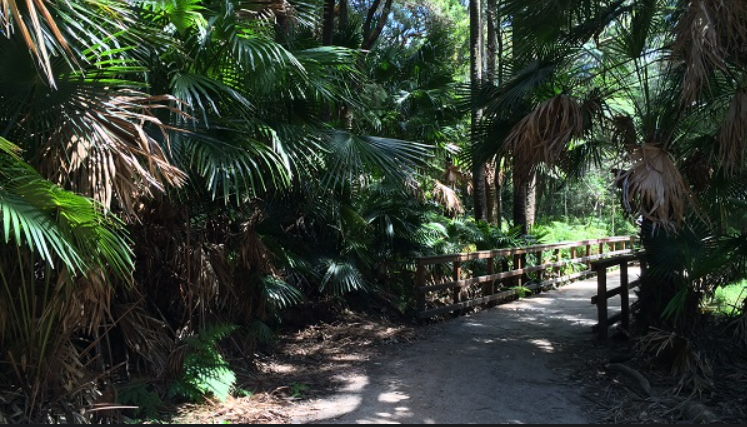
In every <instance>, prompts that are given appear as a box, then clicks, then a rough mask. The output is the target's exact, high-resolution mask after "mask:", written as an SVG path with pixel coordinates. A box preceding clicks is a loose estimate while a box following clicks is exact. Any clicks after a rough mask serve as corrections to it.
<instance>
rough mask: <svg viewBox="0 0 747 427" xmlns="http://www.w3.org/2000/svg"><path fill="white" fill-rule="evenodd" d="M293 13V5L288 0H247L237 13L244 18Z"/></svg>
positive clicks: (264, 18)
mask: <svg viewBox="0 0 747 427" xmlns="http://www.w3.org/2000/svg"><path fill="white" fill-rule="evenodd" d="M292 14H293V5H292V4H291V3H290V2H288V0H248V1H247V0H245V1H243V2H241V4H240V7H239V8H238V9H237V12H236V15H237V16H238V17H240V18H243V19H262V20H266V19H273V18H275V17H278V16H279V17H287V16H291V15H292Z"/></svg>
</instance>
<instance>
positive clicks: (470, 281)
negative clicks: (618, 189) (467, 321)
mask: <svg viewBox="0 0 747 427" xmlns="http://www.w3.org/2000/svg"><path fill="white" fill-rule="evenodd" d="M635 240H636V237H631V236H617V237H608V238H604V239H591V240H582V241H577V242H560V243H553V244H546V245H533V246H528V247H523V248H507V249H495V250H491V251H478V252H472V253H462V254H451V255H437V256H430V257H422V258H418V259H416V260H415V261H416V265H417V271H416V293H417V306H418V312H419V316H420V317H421V318H429V317H433V316H436V315H441V314H447V313H449V312H456V311H460V310H463V309H464V308H469V307H474V306H477V305H481V304H486V303H490V302H493V301H496V300H498V299H505V298H507V297H510V296H514V295H516V294H517V293H519V292H523V291H526V290H527V289H529V290H532V291H541V290H543V288H544V287H547V286H549V285H553V284H557V283H562V282H566V281H571V280H575V279H578V278H582V277H586V276H588V275H591V274H594V273H595V270H594V269H592V268H591V266H592V264H594V265H596V264H597V263H598V262H600V261H606V260H607V259H609V258H611V257H615V258H612V259H617V258H618V257H620V256H625V255H629V254H631V253H632V252H633V250H634V246H635ZM628 243H630V246H629V247H628ZM596 246H598V247H599V253H597V254H592V249H593V248H595V247H596ZM618 246H621V249H618ZM580 248H585V252H584V254H583V256H580V252H579V249H580ZM563 249H570V258H567V259H563V256H562V253H561V250H563ZM605 249H608V251H607V252H605ZM548 251H552V255H551V258H550V260H551V261H553V262H543V261H544V259H545V257H544V256H543V255H542V254H543V253H544V252H548ZM531 254H540V260H539V263H540V264H539V265H535V266H527V265H526V256H525V255H531ZM498 258H502V259H503V261H502V262H499V263H496V259H498ZM479 260H485V261H487V274H484V275H475V276H473V277H471V278H462V271H463V270H464V268H465V263H469V262H470V261H479ZM509 262H511V264H512V266H511V268H508V267H507V266H508V263H509ZM441 264H451V271H452V274H451V281H448V282H446V283H436V284H431V285H428V284H427V283H426V281H427V277H428V273H427V267H428V266H432V265H441ZM504 264H505V266H506V267H504V268H502V269H500V270H499V269H498V268H497V267H499V266H501V265H504ZM568 265H585V266H587V267H588V269H587V270H584V271H581V272H574V273H572V274H568V275H565V276H562V277H554V278H553V277H552V276H553V273H554V274H555V275H556V276H558V275H560V273H561V272H562V269H563V267H566V266H568ZM501 270H506V271H501ZM528 273H539V274H540V280H542V282H541V283H534V284H531V285H529V286H524V284H525V283H526V280H527V279H528V276H527V274H528ZM548 276H550V277H548ZM544 279H547V280H544ZM504 280H505V281H506V282H505V284H504V282H503V281H504ZM499 281H500V282H501V284H502V285H506V286H496V282H499ZM475 285H482V290H481V293H482V296H481V297H475V298H473V299H466V300H465V299H464V298H462V295H461V291H462V289H464V288H470V287H472V286H475ZM507 287H510V288H511V289H510V290H507V289H506V288H507ZM448 290H451V291H452V295H451V299H452V304H450V305H447V306H445V307H440V308H436V309H430V310H428V308H427V305H428V304H427V298H426V297H427V294H428V293H430V292H439V291H448ZM475 293H479V292H475Z"/></svg>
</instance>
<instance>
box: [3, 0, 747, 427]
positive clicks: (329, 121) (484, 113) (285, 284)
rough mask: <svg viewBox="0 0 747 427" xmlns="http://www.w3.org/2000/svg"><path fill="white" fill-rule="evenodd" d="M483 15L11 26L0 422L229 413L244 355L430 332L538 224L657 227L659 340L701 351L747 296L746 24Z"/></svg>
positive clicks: (676, 9)
mask: <svg viewBox="0 0 747 427" xmlns="http://www.w3.org/2000/svg"><path fill="white" fill-rule="evenodd" d="M485 3H486V4H485V7H484V8H482V7H473V8H472V12H473V14H472V19H470V14H469V9H468V7H467V6H469V5H468V4H462V3H460V2H459V1H458V0H434V1H429V2H427V3H425V4H424V3H422V2H415V1H410V0H373V1H364V0H354V1H348V0H341V1H333V0H271V1H260V0H256V1H255V0H142V1H140V0H133V1H127V2H120V1H111V0H51V1H48V2H42V1H28V2H20V1H18V0H0V54H2V56H3V61H2V62H0V163H2V164H1V167H0V212H2V216H1V217H0V221H2V230H3V236H4V238H5V240H4V241H3V244H2V245H0V263H1V265H0V280H2V291H1V292H0V362H1V363H0V378H3V379H4V380H5V381H6V384H8V386H7V390H5V391H4V392H3V396H1V397H2V399H0V402H2V403H1V404H0V419H4V418H6V417H16V418H14V419H12V420H11V421H18V420H22V421H35V422H42V421H47V422H52V421H68V422H83V421H92V420H93V418H91V417H92V415H90V414H91V412H85V411H80V409H81V408H89V409H90V408H92V407H94V405H96V404H97V403H102V402H104V401H105V400H106V398H105V396H106V392H107V390H109V389H115V388H116V389H122V390H129V395H128V396H129V397H128V398H127V399H126V400H128V401H132V402H148V404H147V405H145V406H147V407H148V408H149V409H152V407H153V406H154V404H153V402H160V401H161V399H165V398H166V397H170V398H174V397H187V398H191V399H195V398H199V397H200V396H201V395H213V396H215V397H218V398H223V397H225V396H226V395H227V394H228V393H229V391H230V390H231V387H232V385H233V384H231V383H232V382H233V381H234V380H233V379H232V378H234V377H232V372H231V371H230V370H229V369H228V368H227V365H226V362H225V358H224V356H223V355H222V354H221V353H220V351H219V350H218V348H219V344H220V341H221V340H223V339H225V338H227V337H230V338H231V339H232V340H233V342H234V343H235V344H236V345H234V346H232V347H233V348H236V349H237V351H239V352H241V353H242V354H244V355H250V354H252V352H253V350H254V349H256V348H257V346H259V345H262V344H263V343H266V342H268V341H270V340H271V339H272V337H273V334H274V332H275V330H276V328H277V326H278V325H279V324H280V323H281V322H282V320H283V314H284V313H286V312H287V310H288V309H289V308H290V307H293V306H296V305H298V304H300V303H310V304H313V303H316V302H319V301H325V302H330V301H332V302H335V303H339V304H342V303H344V301H345V297H346V296H349V295H353V294H355V295H363V298H367V299H369V300H371V301H377V303H379V304H386V305H388V306H391V307H394V308H396V309H397V310H399V312H401V313H403V314H409V313H410V311H411V310H412V309H413V303H412V291H413V289H412V279H413V269H414V264H413V260H414V259H415V258H416V257H418V256H422V255H430V254H438V253H453V252H461V251H467V250H475V249H488V248H495V247H499V246H511V245H519V244H521V243H522V242H526V241H532V239H533V237H532V236H529V235H527V234H528V233H529V232H531V231H532V230H531V229H532V226H533V225H534V222H535V220H534V218H535V214H538V216H539V219H540V221H539V223H540V226H539V227H538V228H537V229H535V232H537V233H538V234H539V235H542V236H544V238H545V239H557V240H564V239H570V238H573V237H576V236H581V235H583V237H586V236H587V235H588V234H589V233H590V234H613V233H614V234H622V233H628V232H631V231H632V230H633V229H634V228H633V227H635V225H634V224H635V222H634V221H635V220H636V219H640V223H641V224H642V229H641V230H640V232H641V237H642V240H643V242H644V246H645V249H646V256H647V258H648V259H647V261H648V263H649V264H650V266H651V269H650V272H651V274H650V276H649V279H648V280H647V281H646V283H644V286H643V289H642V297H643V300H644V310H643V314H644V319H643V320H646V321H647V322H648V323H650V324H655V325H657V326H667V327H672V328H676V329H677V330H678V331H680V332H683V331H686V330H687V328H688V326H689V325H692V324H693V322H696V321H697V318H698V313H700V310H699V306H700V304H701V303H702V302H703V300H704V299H705V298H706V297H707V296H708V295H711V294H713V293H714V292H715V290H716V289H717V288H718V287H720V286H722V285H726V284H728V283H732V282H734V281H737V280H739V279H743V278H745V277H747V270H746V269H745V266H747V262H745V261H747V230H745V228H744V224H747V222H745V218H744V211H743V210H741V209H740V208H743V207H744V205H745V200H747V187H745V185H744V182H745V181H744V173H745V154H746V151H747V150H745V147H747V127H745V125H744V123H747V116H746V115H745V112H747V108H746V107H745V101H746V100H747V95H746V92H745V87H744V81H745V71H747V70H745V64H747V62H746V61H745V58H744V48H743V46H747V29H745V28H744V21H745V16H747V7H745V6H744V5H743V4H742V2H741V1H740V0H615V1H612V0H605V1H591V0H563V1H557V2H547V1H545V0H488V1H486V2H485ZM479 4H480V2H477V3H474V4H473V6H475V5H479ZM476 17H479V18H480V19H483V18H484V24H483V25H480V22H479V21H480V19H477V18H476ZM483 31H484V33H483ZM470 36H472V37H470ZM475 49H478V50H479V52H478V51H476V50H475ZM470 53H472V55H471V54H470ZM476 53H481V55H475V54H476ZM470 57H472V58H473V62H474V64H473V65H475V66H474V67H472V70H470ZM483 58H484V59H483ZM478 62H479V64H478ZM470 71H472V73H470ZM483 71H484V73H483ZM470 74H472V76H471V77H472V78H471V79H470ZM483 175H484V176H483ZM561 201H562V202H561ZM509 213H512V214H513V215H510V214H509ZM472 216H476V217H477V218H478V220H474V219H471V217H472ZM483 219H484V220H485V221H482V220H483ZM558 221H562V222H560V223H559V222H558ZM574 227H577V228H574ZM579 228H581V229H582V230H579ZM583 233H587V234H586V235H584V234H583ZM594 237H601V236H594ZM742 312H744V311H742ZM683 333H684V332H683ZM133 390H136V391H137V393H135V392H133ZM121 400H122V399H120V401H121ZM107 403H108V402H107ZM13 408H21V410H20V412H19V411H16V410H13ZM94 414H95V412H94Z"/></svg>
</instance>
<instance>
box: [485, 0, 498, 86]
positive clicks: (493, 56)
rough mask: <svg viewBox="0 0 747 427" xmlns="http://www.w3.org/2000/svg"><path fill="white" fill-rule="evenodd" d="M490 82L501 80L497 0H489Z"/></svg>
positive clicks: (493, 83)
mask: <svg viewBox="0 0 747 427" xmlns="http://www.w3.org/2000/svg"><path fill="white" fill-rule="evenodd" d="M487 20H488V35H487V36H488V52H487V55H488V61H487V63H488V76H487V77H488V83H490V84H492V85H495V84H496V82H497V81H499V80H500V75H499V74H498V63H497V58H498V53H499V52H498V4H497V0H488V14H487Z"/></svg>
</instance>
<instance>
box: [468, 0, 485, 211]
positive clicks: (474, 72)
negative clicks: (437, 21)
mask: <svg viewBox="0 0 747 427" xmlns="http://www.w3.org/2000/svg"><path fill="white" fill-rule="evenodd" d="M482 21H483V20H482V0H471V1H470V84H471V88H472V97H473V98H474V97H475V96H476V94H477V90H478V88H479V87H480V83H481V82H482V77H483V61H482V56H483V55H482V52H483V48H484V46H483V44H484V43H483V31H482ZM482 115H483V111H482V110H481V109H479V108H477V107H476V104H475V103H474V102H473V105H472V135H471V136H472V145H473V146H475V145H476V144H477V143H478V132H477V130H478V126H479V124H480V121H482ZM472 164H473V166H472V196H473V200H474V209H475V219H476V220H478V221H484V220H485V219H486V218H487V216H488V212H487V200H486V194H485V162H483V161H480V160H479V159H477V158H473V159H472Z"/></svg>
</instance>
